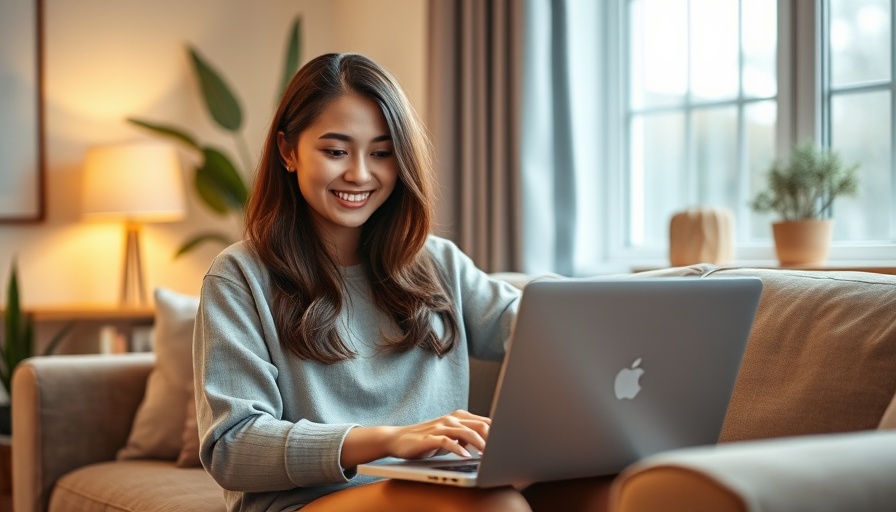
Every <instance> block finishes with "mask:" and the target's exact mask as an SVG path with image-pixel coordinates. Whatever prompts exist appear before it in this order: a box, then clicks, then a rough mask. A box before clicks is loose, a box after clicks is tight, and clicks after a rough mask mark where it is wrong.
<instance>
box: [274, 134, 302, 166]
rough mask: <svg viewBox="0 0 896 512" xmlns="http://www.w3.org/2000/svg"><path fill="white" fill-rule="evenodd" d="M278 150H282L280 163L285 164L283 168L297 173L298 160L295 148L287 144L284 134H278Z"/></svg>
mask: <svg viewBox="0 0 896 512" xmlns="http://www.w3.org/2000/svg"><path fill="white" fill-rule="evenodd" d="M277 149H279V150H280V161H281V162H282V163H283V167H285V168H286V170H287V171H289V172H293V171H295V170H296V160H298V158H297V155H296V151H295V147H293V146H292V145H290V143H289V142H287V140H286V135H284V133H283V132H277Z"/></svg>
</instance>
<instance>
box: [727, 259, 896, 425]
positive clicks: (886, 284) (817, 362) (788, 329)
mask: <svg viewBox="0 0 896 512" xmlns="http://www.w3.org/2000/svg"><path fill="white" fill-rule="evenodd" d="M731 276H757V277H759V278H761V279H762V281H763V284H764V288H763V292H762V300H761V302H760V305H759V310H758V311H757V315H756V321H755V323H754V325H753V331H752V334H751V336H750V340H749V342H748V344H747V349H746V353H745V354H744V359H743V363H742V365H741V369H740V373H739V375H738V378H737V383H736V385H735V389H734V394H733V396H732V399H731V404H730V406H729V409H728V416H727V418H726V420H725V425H724V427H723V429H722V435H721V440H722V441H734V440H743V439H757V438H771V437H780V436H792V435H800V434H814V433H833V432H846V431H853V430H864V429H874V428H877V426H878V423H879V422H880V420H881V417H882V415H883V413H884V410H885V409H886V408H887V405H888V404H889V403H890V400H891V399H892V398H893V395H894V393H896V276H890V275H882V274H871V273H864V272H843V271H831V272H823V271H815V272H803V271H795V270H769V269H726V270H718V271H715V272H712V273H711V274H710V276H709V277H713V278H715V277H718V278H722V277H731Z"/></svg>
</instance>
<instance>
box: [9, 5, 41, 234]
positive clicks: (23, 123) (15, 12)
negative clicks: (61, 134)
mask: <svg viewBox="0 0 896 512" xmlns="http://www.w3.org/2000/svg"><path fill="white" fill-rule="evenodd" d="M42 25H43V5H42V0H3V1H2V2H0V223H18V222H40V221H43V220H44V215H45V191H44V186H45V184H44V180H45V174H44V173H45V171H44V133H43V100H42V95H43V58H42V50H43V49H42V42H43V33H42V32H43V26H42Z"/></svg>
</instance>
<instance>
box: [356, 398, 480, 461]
mask: <svg viewBox="0 0 896 512" xmlns="http://www.w3.org/2000/svg"><path fill="white" fill-rule="evenodd" d="M491 423H492V420H491V419H489V418H486V417H484V416H477V415H475V414H472V413H470V412H467V411H460V410H459V411H454V412H452V413H451V414H447V415H445V416H442V417H440V418H436V419H434V420H431V421H427V422H425V423H418V424H416V425H408V426H405V427H355V428H353V429H351V430H350V431H349V433H348V435H347V436H346V437H345V441H344V442H343V444H342V456H341V458H340V463H341V464H342V467H343V468H350V467H354V466H357V465H358V464H362V463H364V462H370V461H372V460H376V459H380V458H383V457H399V458H402V459H422V458H426V457H432V456H433V455H438V454H443V453H455V454H457V455H460V456H461V457H469V456H470V452H469V451H468V450H467V449H466V447H467V446H472V447H474V448H476V449H477V450H479V451H482V450H484V449H485V442H486V440H487V439H488V430H489V427H490V426H491Z"/></svg>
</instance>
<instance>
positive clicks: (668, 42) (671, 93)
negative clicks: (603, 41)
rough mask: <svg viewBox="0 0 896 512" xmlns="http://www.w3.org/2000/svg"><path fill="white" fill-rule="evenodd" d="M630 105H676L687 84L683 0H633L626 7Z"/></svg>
mask: <svg viewBox="0 0 896 512" xmlns="http://www.w3.org/2000/svg"><path fill="white" fill-rule="evenodd" d="M629 16H630V23H631V35H630V40H629V59H630V62H631V68H630V70H629V72H630V75H629V80H630V84H631V89H630V94H631V97H630V101H631V106H632V108H636V109H638V108H644V107H655V106H663V105H678V104H681V103H682V102H683V101H684V98H685V94H686V93H687V88H688V75H687V73H688V11H687V1H686V0H634V1H632V2H631V4H630V9H629Z"/></svg>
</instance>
